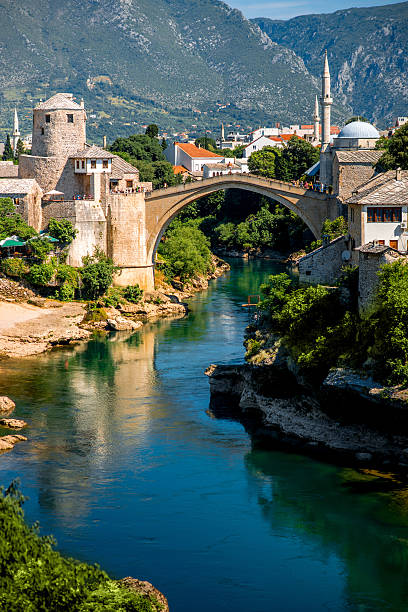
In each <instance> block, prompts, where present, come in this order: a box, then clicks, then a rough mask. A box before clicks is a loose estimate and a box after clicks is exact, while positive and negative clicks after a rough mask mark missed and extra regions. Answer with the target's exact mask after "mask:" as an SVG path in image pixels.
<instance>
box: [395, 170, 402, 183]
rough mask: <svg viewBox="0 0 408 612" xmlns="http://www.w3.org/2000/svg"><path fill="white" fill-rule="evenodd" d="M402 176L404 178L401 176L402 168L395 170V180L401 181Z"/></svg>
mask: <svg viewBox="0 0 408 612" xmlns="http://www.w3.org/2000/svg"><path fill="white" fill-rule="evenodd" d="M401 178H402V176H401V168H397V169H396V171H395V180H396V181H400V180H401Z"/></svg>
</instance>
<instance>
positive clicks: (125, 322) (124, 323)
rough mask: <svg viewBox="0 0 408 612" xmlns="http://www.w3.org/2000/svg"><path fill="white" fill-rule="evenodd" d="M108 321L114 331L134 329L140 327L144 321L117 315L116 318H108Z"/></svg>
mask: <svg viewBox="0 0 408 612" xmlns="http://www.w3.org/2000/svg"><path fill="white" fill-rule="evenodd" d="M107 323H108V325H109V327H110V328H111V329H113V330H114V331H128V330H132V329H139V327H142V325H143V323H141V322H140V321H132V320H131V319H125V317H116V319H108V320H107Z"/></svg>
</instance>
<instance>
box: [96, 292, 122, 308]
mask: <svg viewBox="0 0 408 612" xmlns="http://www.w3.org/2000/svg"><path fill="white" fill-rule="evenodd" d="M101 301H102V303H103V305H104V306H106V307H107V308H117V307H118V306H119V305H120V304H123V301H124V298H123V289H120V288H119V287H109V289H108V290H107V292H106V294H105V295H104V296H103V297H102V299H101Z"/></svg>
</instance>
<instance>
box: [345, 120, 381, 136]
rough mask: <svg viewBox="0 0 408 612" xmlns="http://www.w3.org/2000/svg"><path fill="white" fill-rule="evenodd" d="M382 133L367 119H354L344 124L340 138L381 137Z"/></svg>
mask: <svg viewBox="0 0 408 612" xmlns="http://www.w3.org/2000/svg"><path fill="white" fill-rule="evenodd" d="M379 137H380V134H379V133H378V131H377V130H376V129H375V127H374V126H373V125H371V123H367V121H352V122H351V123H348V124H347V125H345V126H344V128H343V129H342V130H341V131H340V134H339V135H338V138H379Z"/></svg>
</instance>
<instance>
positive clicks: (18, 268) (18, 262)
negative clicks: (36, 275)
mask: <svg viewBox="0 0 408 612" xmlns="http://www.w3.org/2000/svg"><path fill="white" fill-rule="evenodd" d="M1 271H2V272H3V274H5V275H6V276H11V277H13V278H23V277H24V276H25V275H26V274H27V272H28V271H29V267H28V266H27V264H26V262H25V261H24V259H20V258H19V257H9V258H8V259H3V261H2V262H1Z"/></svg>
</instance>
